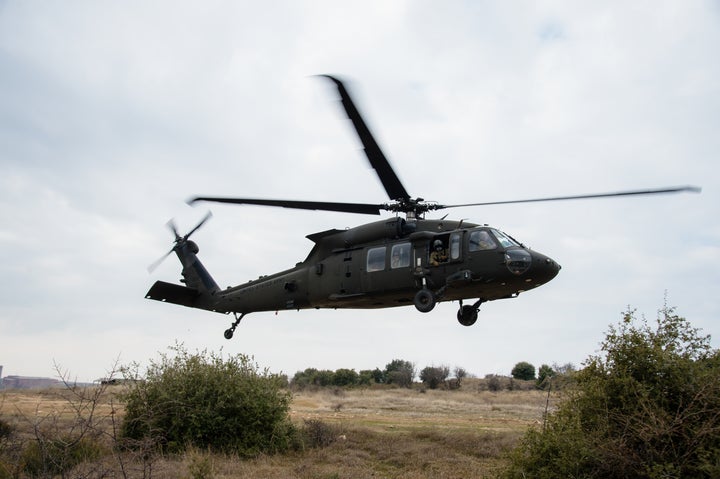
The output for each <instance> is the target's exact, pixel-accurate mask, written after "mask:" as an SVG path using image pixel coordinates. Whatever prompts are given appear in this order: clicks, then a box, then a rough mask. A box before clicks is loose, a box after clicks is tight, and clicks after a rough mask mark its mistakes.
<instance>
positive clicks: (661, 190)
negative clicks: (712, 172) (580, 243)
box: [433, 186, 701, 210]
mask: <svg viewBox="0 0 720 479" xmlns="http://www.w3.org/2000/svg"><path fill="white" fill-rule="evenodd" d="M700 191H701V188H699V187H697V186H676V187H668V188H657V189H649V190H631V191H618V192H614V193H595V194H590V195H574V196H556V197H550V198H534V199H525V200H508V201H490V202H484V203H467V204H464V205H437V207H435V208H433V209H437V210H441V209H445V208H460V207H463V206H489V205H506V204H511V203H539V202H542V201H564V200H581V199H586V198H610V197H613V196H639V195H656V194H666V193H683V192H692V193H700Z"/></svg>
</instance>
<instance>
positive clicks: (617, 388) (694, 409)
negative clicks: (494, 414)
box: [506, 306, 720, 478]
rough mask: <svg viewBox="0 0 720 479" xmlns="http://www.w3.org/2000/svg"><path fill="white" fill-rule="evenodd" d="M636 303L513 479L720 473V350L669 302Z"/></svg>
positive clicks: (579, 376)
mask: <svg viewBox="0 0 720 479" xmlns="http://www.w3.org/2000/svg"><path fill="white" fill-rule="evenodd" d="M656 323H657V324H656V327H655V328H654V329H653V328H651V327H650V326H649V325H648V324H647V321H646V320H645V319H644V318H643V319H637V318H636V317H635V311H632V310H629V311H627V312H626V313H625V314H624V315H623V318H622V320H621V322H620V324H619V325H618V326H612V327H611V328H610V329H609V331H608V333H607V334H606V337H605V340H604V341H603V342H602V343H601V354H599V355H597V356H590V358H589V359H588V360H587V361H586V362H585V364H584V366H585V367H584V368H583V369H582V370H580V371H578V372H577V373H575V374H574V384H575V388H576V389H575V390H573V391H571V392H570V393H568V397H566V398H565V399H564V400H563V401H562V402H561V403H560V404H559V405H558V408H557V410H556V412H555V413H553V414H551V415H549V416H548V418H547V421H546V424H545V425H544V427H543V429H542V430H537V429H532V430H530V431H528V433H527V434H526V436H525V437H524V438H523V440H522V441H521V444H520V446H519V447H518V448H517V449H516V450H515V451H514V452H513V454H512V459H511V466H510V468H509V469H508V471H507V474H506V475H507V477H540V478H545V477H588V478H595V477H598V478H599V477H603V478H606V477H607V478H615V477H637V478H661V477H720V352H719V351H718V350H713V349H712V348H711V347H710V337H709V336H702V335H700V333H699V331H698V330H697V329H695V328H692V327H691V326H690V323H689V322H688V321H687V320H685V319H684V318H682V317H680V316H678V315H676V314H675V312H674V309H673V308H668V307H667V306H666V307H664V308H663V309H662V310H660V312H659V315H658V318H657V322H656Z"/></svg>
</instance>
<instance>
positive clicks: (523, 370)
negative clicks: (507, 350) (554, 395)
mask: <svg viewBox="0 0 720 479" xmlns="http://www.w3.org/2000/svg"><path fill="white" fill-rule="evenodd" d="M510 374H511V375H512V377H513V379H520V380H522V381H532V380H533V379H535V366H533V365H532V364H530V363H528V362H526V361H521V362H519V363H517V364H516V365H515V367H514V368H513V369H512V372H511V373H510Z"/></svg>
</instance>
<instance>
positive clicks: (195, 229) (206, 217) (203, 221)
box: [183, 211, 212, 239]
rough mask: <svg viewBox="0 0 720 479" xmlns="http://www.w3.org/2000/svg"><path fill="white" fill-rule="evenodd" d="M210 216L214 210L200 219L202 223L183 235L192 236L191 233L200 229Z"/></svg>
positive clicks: (185, 237)
mask: <svg viewBox="0 0 720 479" xmlns="http://www.w3.org/2000/svg"><path fill="white" fill-rule="evenodd" d="M210 218H212V211H208V212H207V214H206V215H205V217H204V218H203V219H202V220H200V223H198V224H197V226H195V228H193V229H191V230H190V232H189V233H188V234H186V235H185V236H184V237H183V239H188V238H189V237H190V235H192V234H193V233H194V232H196V231H197V230H199V229H200V227H201V226H202V225H204V224H205V222H206V221H207V220H209V219H210Z"/></svg>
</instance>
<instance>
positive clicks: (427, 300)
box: [413, 288, 437, 313]
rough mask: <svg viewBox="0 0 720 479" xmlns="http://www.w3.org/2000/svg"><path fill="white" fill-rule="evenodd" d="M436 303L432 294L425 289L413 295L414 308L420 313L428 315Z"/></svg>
mask: <svg viewBox="0 0 720 479" xmlns="http://www.w3.org/2000/svg"><path fill="white" fill-rule="evenodd" d="M436 302H437V301H436V300H435V295H434V294H433V292H432V291H430V290H429V289H425V288H424V289H421V290H420V291H418V292H417V293H415V298H414V299H413V303H414V304H415V308H416V309H417V310H418V311H420V312H421V313H429V312H430V311H432V310H433V308H434V307H435V303H436Z"/></svg>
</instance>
